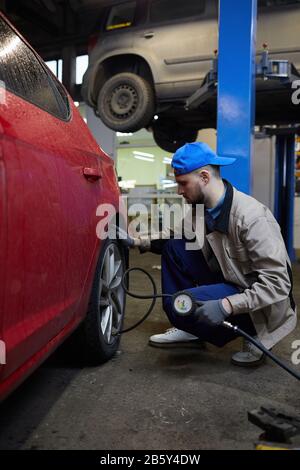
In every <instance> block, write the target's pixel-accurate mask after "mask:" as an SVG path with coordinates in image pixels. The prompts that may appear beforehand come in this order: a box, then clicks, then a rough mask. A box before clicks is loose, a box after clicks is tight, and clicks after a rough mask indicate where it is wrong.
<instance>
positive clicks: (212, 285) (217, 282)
mask: <svg viewBox="0 0 300 470" xmlns="http://www.w3.org/2000/svg"><path fill="white" fill-rule="evenodd" d="M227 189H228V188H227ZM224 198H225V194H224V196H223V197H222V198H221V200H220V201H219V203H218V205H217V206H216V207H215V208H214V209H212V210H210V211H207V210H206V213H205V219H206V225H207V226H208V228H209V226H210V224H212V223H213V221H214V219H216V218H217V217H218V216H219V214H220V212H221V208H222V204H223V201H224ZM185 243H186V240H185V239H181V240H178V239H171V240H168V241H167V242H166V243H165V244H164V246H163V249H162V261H161V262H162V292H163V293H164V294H175V293H176V292H179V291H181V290H187V291H188V292H190V293H191V294H192V295H193V296H194V297H195V298H196V299H197V300H202V301H205V300H216V299H223V298H224V297H227V296H229V295H233V294H236V293H239V292H240V289H239V288H238V287H237V286H235V285H234V284H229V283H227V282H226V281H225V279H224V277H223V274H222V273H221V271H219V272H212V271H211V270H210V268H209V266H208V264H207V262H206V260H205V258H204V255H203V253H202V250H197V251H193V250H186V249H185ZM163 308H164V311H165V312H166V314H167V316H168V318H169V320H170V322H171V324H172V325H174V326H175V327H176V328H178V329H180V330H183V331H186V332H188V333H191V334H193V335H195V336H198V338H199V339H200V340H201V341H205V342H208V343H212V344H214V345H215V346H219V347H222V346H224V345H225V344H226V343H228V342H229V341H232V340H233V339H235V338H236V337H237V334H236V333H234V332H233V331H232V330H229V329H227V328H225V327H223V326H214V327H213V326H210V325H207V324H206V323H203V322H200V321H198V320H197V319H195V318H194V317H193V316H191V317H179V316H177V315H176V314H175V313H174V312H173V309H172V299H171V298H168V297H167V298H166V297H165V298H163ZM228 321H230V322H231V323H232V324H234V325H237V326H239V327H240V328H241V329H242V330H244V331H246V332H247V333H248V334H250V335H251V336H256V335H257V333H256V330H255V328H254V325H253V323H252V320H251V318H250V315H249V314H247V313H244V314H238V315H230V316H229V317H228Z"/></svg>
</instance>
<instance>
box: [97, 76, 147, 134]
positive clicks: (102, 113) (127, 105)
mask: <svg viewBox="0 0 300 470" xmlns="http://www.w3.org/2000/svg"><path fill="white" fill-rule="evenodd" d="M97 106H98V113H99V117H100V118H101V120H102V121H103V122H104V124H105V125H106V126H107V127H109V128H110V129H113V130H115V131H120V132H135V131H138V130H139V129H141V128H142V127H145V126H147V125H148V124H149V122H150V121H151V120H152V118H153V115H154V112H155V98H154V91H153V88H152V86H151V84H150V83H149V82H148V81H146V80H145V79H144V78H141V77H139V76H138V75H135V74H134V73H118V74H117V75H114V76H113V77H111V78H110V79H109V80H108V81H107V82H106V83H105V84H104V85H103V87H102V88H101V90H100V93H99V96H98V103H97Z"/></svg>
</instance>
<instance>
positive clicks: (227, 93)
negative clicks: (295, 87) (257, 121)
mask: <svg viewBox="0 0 300 470" xmlns="http://www.w3.org/2000/svg"><path fill="white" fill-rule="evenodd" d="M256 24H257V0H243V1H242V2H241V1H238V0H220V3H219V55H218V118H217V152H218V154H219V155H221V156H224V157H231V156H234V157H238V160H237V162H236V163H235V164H234V165H232V166H231V167H230V169H228V168H226V169H225V168H224V169H222V175H223V176H224V177H225V178H226V177H227V176H228V179H229V180H230V182H232V183H233V185H234V186H236V187H237V188H238V189H239V190H241V191H244V192H245V193H247V194H250V193H251V186H252V185H251V179H252V168H251V167H252V165H251V158H252V151H253V144H254V116H255V74H256V65H255V52H256Z"/></svg>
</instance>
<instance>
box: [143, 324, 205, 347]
mask: <svg viewBox="0 0 300 470" xmlns="http://www.w3.org/2000/svg"><path fill="white" fill-rule="evenodd" d="M195 342H199V338H198V337H197V336H194V335H191V334H190V333H187V332H186V331H182V330H178V329H177V328H174V327H173V328H169V329H168V330H167V331H166V332H165V333H162V334H159V335H152V336H150V338H149V343H150V344H151V346H170V345H173V344H174V345H175V346H177V345H180V344H183V343H195Z"/></svg>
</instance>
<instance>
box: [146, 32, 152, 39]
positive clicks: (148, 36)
mask: <svg viewBox="0 0 300 470" xmlns="http://www.w3.org/2000/svg"><path fill="white" fill-rule="evenodd" d="M153 36H154V32H153V31H147V33H145V34H144V38H145V39H151V38H153Z"/></svg>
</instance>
